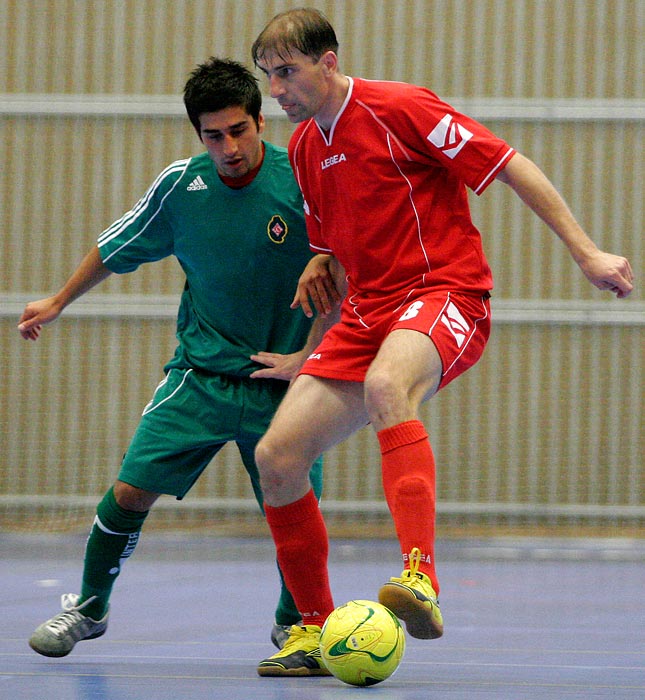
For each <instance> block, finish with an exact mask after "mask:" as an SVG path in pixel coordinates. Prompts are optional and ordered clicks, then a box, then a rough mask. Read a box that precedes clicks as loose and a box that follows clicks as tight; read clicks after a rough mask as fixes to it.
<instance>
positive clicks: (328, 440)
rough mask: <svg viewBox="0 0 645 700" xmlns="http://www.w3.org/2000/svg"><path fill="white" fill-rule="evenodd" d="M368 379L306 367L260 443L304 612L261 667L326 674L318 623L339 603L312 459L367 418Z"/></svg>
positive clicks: (283, 554)
mask: <svg viewBox="0 0 645 700" xmlns="http://www.w3.org/2000/svg"><path fill="white" fill-rule="evenodd" d="M365 422H366V418H365V412H364V408H363V398H362V385H361V384H358V383H352V382H338V381H333V380H324V379H320V378H317V377H313V376H309V375H301V376H299V377H298V378H297V379H296V381H295V382H294V383H293V384H292V386H291V387H290V389H289V391H288V392H287V394H286V396H285V398H284V400H283V402H282V403H281V405H280V407H279V409H278V411H277V413H276V415H275V417H274V419H273V422H272V423H271V426H270V427H269V430H268V431H267V433H266V434H265V436H264V437H263V438H262V440H260V442H259V444H258V447H257V449H256V462H257V465H258V468H259V470H260V475H261V480H262V488H263V492H264V499H265V512H266V517H267V523H268V524H269V528H270V529H271V534H272V536H273V539H274V542H275V545H276V552H277V558H278V563H279V565H280V568H281V570H282V572H283V574H284V578H285V581H286V583H287V587H288V588H289V590H290V591H291V593H292V594H293V597H294V600H295V602H296V605H297V608H298V610H299V612H300V614H301V615H302V619H303V622H304V627H303V628H302V631H300V630H296V631H295V632H294V634H292V637H290V639H289V640H288V641H287V643H286V645H285V647H284V649H283V650H282V652H279V653H278V654H276V655H274V656H273V657H271V658H269V659H265V660H264V661H262V662H261V663H260V665H259V667H258V673H259V674H260V675H263V676H264V675H267V676H272V675H277V676H288V675H326V673H327V672H326V670H325V669H324V666H322V664H321V663H320V661H319V658H320V653H319V651H318V639H319V636H320V627H321V626H322V624H323V622H324V621H325V619H326V617H327V615H329V613H330V612H331V611H332V610H333V607H334V603H333V598H332V594H331V589H330V586H329V578H328V571H327V552H328V540H327V530H326V527H325V523H324V520H323V517H322V514H321V512H320V509H319V507H318V500H317V498H316V496H315V495H314V492H313V490H312V488H311V484H310V481H309V469H310V465H311V464H312V462H313V460H314V459H316V458H317V457H318V455H320V454H322V453H323V452H325V451H326V450H327V449H329V448H330V447H332V446H333V445H335V444H337V443H338V442H340V441H342V440H344V439H345V438H346V437H348V436H349V435H351V434H352V433H353V432H354V431H355V430H357V429H358V428H359V427H362V426H363V425H365Z"/></svg>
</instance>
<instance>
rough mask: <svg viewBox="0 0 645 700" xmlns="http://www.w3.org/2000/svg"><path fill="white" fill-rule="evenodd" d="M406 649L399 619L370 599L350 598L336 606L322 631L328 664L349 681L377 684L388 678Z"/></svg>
mask: <svg viewBox="0 0 645 700" xmlns="http://www.w3.org/2000/svg"><path fill="white" fill-rule="evenodd" d="M404 651H405V636H404V633H403V628H402V627H401V624H400V623H399V621H398V619H397V618H396V616H395V615H394V613H392V612H390V611H389V610H388V609H387V608H386V607H385V606H384V605H381V604H380V603H375V602H373V601H371V600H350V601H349V603H345V605H341V606H340V607H339V608H336V609H335V610H334V611H333V612H332V613H331V615H330V616H329V617H328V618H327V620H326V621H325V624H324V625H323V628H322V632H321V634H320V653H321V655H322V659H323V662H324V664H325V666H326V667H327V668H328V669H329V670H330V671H331V672H332V673H333V674H334V676H336V678H338V679H339V680H341V681H344V682H345V683H349V684H350V685H375V684H376V683H380V682H381V681H384V680H385V679H386V678H389V677H390V676H391V675H392V674H393V673H394V671H396V669H397V668H398V667H399V664H400V663H401V659H402V658H403V652H404Z"/></svg>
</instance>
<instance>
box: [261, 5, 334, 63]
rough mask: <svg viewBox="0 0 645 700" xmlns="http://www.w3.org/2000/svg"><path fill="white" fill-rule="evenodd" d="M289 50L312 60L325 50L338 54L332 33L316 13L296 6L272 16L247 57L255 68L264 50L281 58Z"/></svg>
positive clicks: (312, 9)
mask: <svg viewBox="0 0 645 700" xmlns="http://www.w3.org/2000/svg"><path fill="white" fill-rule="evenodd" d="M293 49H297V50H298V51H300V53H303V54H304V55H305V56H309V57H310V58H312V59H313V60H314V61H318V60H319V59H320V57H321V56H322V55H323V54H324V53H326V52H327V51H333V52H334V53H338V40H337V39H336V32H335V31H334V28H333V27H332V26H331V24H330V23H329V20H328V19H327V18H326V17H325V15H323V13H322V12H320V10H316V9H314V8H310V7H300V8H298V9H295V10H287V11H286V12H281V13H280V14H278V15H276V16H275V17H274V18H273V19H272V20H271V21H270V22H269V23H268V24H267V25H266V27H265V28H264V29H263V30H262V31H261V32H260V35H259V36H258V38H257V39H256V40H255V41H254V42H253V46H252V47H251V55H252V57H253V62H254V63H255V64H256V65H257V63H258V61H259V60H260V59H262V57H263V56H264V55H265V54H266V53H267V52H268V51H275V53H276V54H277V55H278V56H280V57H281V58H283V59H284V58H287V57H288V56H289V55H290V54H291V51H292V50H293Z"/></svg>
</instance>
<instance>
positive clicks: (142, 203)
mask: <svg viewBox="0 0 645 700" xmlns="http://www.w3.org/2000/svg"><path fill="white" fill-rule="evenodd" d="M191 160H192V159H191V158H187V159H185V160H177V161H175V162H174V163H171V164H170V165H169V166H168V167H167V168H166V169H165V170H163V171H162V172H161V173H160V174H159V176H158V177H157V179H156V180H155V181H154V182H153V183H152V185H151V186H150V188H149V189H148V191H147V192H146V193H145V194H144V195H143V197H142V198H141V199H140V200H139V201H138V202H137V204H136V205H135V206H134V207H133V208H132V209H131V210H130V211H128V212H126V213H125V214H124V215H123V216H122V217H121V218H120V219H117V221H115V222H114V223H113V224H112V225H111V226H109V227H108V228H107V229H105V231H103V233H102V234H101V235H100V236H99V238H98V247H99V248H100V247H101V246H102V245H105V244H106V243H108V242H109V241H111V240H112V239H114V238H116V237H117V236H118V235H119V234H120V233H122V232H123V230H124V229H126V228H127V227H128V226H129V225H130V224H131V223H132V222H133V221H135V220H136V219H137V218H138V217H139V216H141V214H142V212H144V211H145V210H146V209H147V207H148V205H149V203H150V199H151V198H152V196H153V195H154V193H155V192H156V190H157V189H158V188H159V185H160V183H161V182H163V180H164V179H165V178H166V177H168V175H170V174H171V173H176V172H181V173H182V174H183V173H184V172H185V170H186V168H187V167H188V164H189V163H190V161H191ZM180 180H181V175H180V176H179V177H178V178H177V180H176V182H175V184H174V185H173V186H172V187H171V188H170V190H168V192H167V193H166V194H165V195H164V197H163V199H162V200H161V203H160V204H159V207H158V208H157V210H156V211H155V212H154V214H153V215H152V216H151V217H150V220H149V221H148V223H147V224H146V226H145V227H144V228H143V229H142V230H141V231H139V233H138V234H137V236H134V237H133V238H131V239H130V240H128V241H126V242H125V243H123V245H121V246H120V247H119V248H117V249H116V250H114V251H112V252H111V253H110V255H108V256H107V257H106V258H104V260H103V261H104V262H105V261H107V260H109V259H110V258H111V257H112V256H113V255H114V254H115V253H117V252H118V251H119V250H121V249H122V248H123V247H125V246H126V245H128V244H129V243H130V242H132V241H133V240H134V239H135V238H137V237H138V236H139V235H140V234H141V233H143V231H145V229H146V228H147V227H148V225H149V224H150V223H151V222H152V221H153V220H154V218H155V217H156V216H157V214H158V213H159V211H160V210H161V207H162V206H163V203H164V200H165V199H166V197H167V196H168V195H169V194H170V193H171V192H172V191H173V190H174V189H175V187H176V186H177V184H178V183H179V181H180Z"/></svg>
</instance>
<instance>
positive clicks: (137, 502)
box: [114, 479, 160, 513]
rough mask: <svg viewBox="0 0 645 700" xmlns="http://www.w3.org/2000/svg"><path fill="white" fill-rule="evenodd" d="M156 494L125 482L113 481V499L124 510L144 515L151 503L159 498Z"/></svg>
mask: <svg viewBox="0 0 645 700" xmlns="http://www.w3.org/2000/svg"><path fill="white" fill-rule="evenodd" d="M159 495H160V494H158V493H153V492H151V491H145V490H144V489H140V488H138V487H136V486H132V484H127V483H126V482H125V481H119V480H118V479H117V481H115V483H114V499H115V501H116V502H117V505H119V506H120V507H121V508H123V509H124V510H130V511H133V512H136V513H144V512H146V511H148V510H150V508H151V507H152V505H153V503H154V502H155V501H156V500H157V499H158V498H159Z"/></svg>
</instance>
